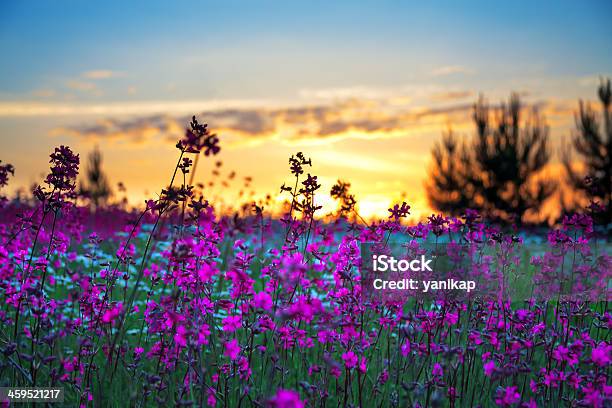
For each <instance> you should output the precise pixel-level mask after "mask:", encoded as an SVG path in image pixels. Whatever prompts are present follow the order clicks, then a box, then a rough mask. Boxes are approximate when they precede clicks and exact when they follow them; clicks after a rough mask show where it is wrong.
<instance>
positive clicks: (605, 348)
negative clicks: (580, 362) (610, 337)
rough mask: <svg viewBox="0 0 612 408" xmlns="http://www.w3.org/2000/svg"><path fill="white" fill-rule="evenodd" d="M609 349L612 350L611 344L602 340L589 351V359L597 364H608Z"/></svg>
mask: <svg viewBox="0 0 612 408" xmlns="http://www.w3.org/2000/svg"><path fill="white" fill-rule="evenodd" d="M611 351H612V346H610V345H608V344H607V343H606V342H604V341H602V342H601V343H599V345H598V346H597V347H595V348H594V349H593V351H592V352H591V359H592V360H593V362H594V363H595V364H597V365H598V366H600V367H605V366H607V365H608V364H610V352H611Z"/></svg>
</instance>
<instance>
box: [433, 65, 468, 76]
mask: <svg viewBox="0 0 612 408" xmlns="http://www.w3.org/2000/svg"><path fill="white" fill-rule="evenodd" d="M473 73H474V71H473V70H471V69H469V68H467V67H464V66H463V65H446V66H443V67H439V68H436V69H434V70H433V71H432V72H431V75H433V76H437V77H438V76H447V75H453V74H465V75H469V74H473Z"/></svg>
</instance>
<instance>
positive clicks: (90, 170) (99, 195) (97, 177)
mask: <svg viewBox="0 0 612 408" xmlns="http://www.w3.org/2000/svg"><path fill="white" fill-rule="evenodd" d="M85 174H86V176H87V180H86V183H85V185H82V186H81V193H82V194H83V195H85V196H87V197H88V198H89V199H90V200H91V202H92V203H93V205H94V207H95V208H99V207H100V205H102V204H104V203H105V202H106V200H107V199H108V198H109V197H110V195H111V189H110V186H109V184H108V181H107V179H106V175H105V174H104V171H103V170H102V153H100V149H99V148H98V146H96V147H94V150H93V151H92V152H91V153H89V156H88V161H87V169H86V172H85Z"/></svg>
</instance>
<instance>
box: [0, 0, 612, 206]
mask: <svg viewBox="0 0 612 408" xmlns="http://www.w3.org/2000/svg"><path fill="white" fill-rule="evenodd" d="M425 3H427V4H425ZM458 3H459V2H451V1H449V2H444V1H439V2H404V1H401V2H400V1H377V2H373V1H368V2H365V1H364V2H354V1H351V2H349V1H339V2H323V1H308V2H271V1H260V2H253V1H243V2H235V1H227V2H205V1H199V2H187V1H178V2H166V1H159V2H158V1H146V2H145V1H143V2H137V1H134V2H120V1H106V2H99V3H95V4H94V3H92V2H82V1H38V2H2V3H0V50H1V52H2V55H3V58H2V59H1V61H0V160H2V161H3V162H8V163H12V164H13V165H14V166H15V168H16V174H15V177H14V179H12V180H11V184H10V186H9V192H14V191H15V189H17V188H20V187H22V188H29V186H30V185H31V184H32V183H36V182H40V180H41V177H42V176H43V175H44V174H45V172H46V171H47V170H48V168H47V167H48V155H49V154H50V153H51V152H52V150H53V147H54V146H57V145H61V144H64V145H69V146H71V147H72V148H73V150H75V151H77V152H79V153H80V154H81V156H82V157H83V159H84V158H85V157H86V156H87V154H88V152H90V151H91V150H92V149H93V147H94V146H96V145H97V146H99V148H100V150H101V151H102V153H103V155H104V168H105V170H106V173H107V175H108V177H109V179H110V181H111V183H112V184H113V185H116V183H118V182H119V181H121V182H123V183H124V184H125V186H126V187H127V190H128V195H129V199H130V200H131V201H132V202H133V203H138V202H141V200H143V199H144V198H145V197H151V196H155V194H156V192H157V191H159V189H160V188H162V187H164V184H165V183H167V182H168V180H167V179H168V178H169V175H170V174H171V172H172V170H173V167H174V164H175V160H176V157H177V150H176V149H175V148H174V143H173V141H175V140H176V139H177V138H178V137H180V136H181V134H182V132H183V129H184V127H185V126H186V125H187V124H188V120H189V118H190V117H191V115H193V114H196V115H197V116H198V118H199V119H200V121H202V122H207V123H209V126H210V128H211V129H212V130H213V131H215V132H217V133H218V134H219V136H220V138H221V146H222V153H221V154H220V155H219V156H218V157H216V158H215V159H207V160H203V161H202V165H201V167H200V169H199V170H198V175H197V177H196V181H198V182H202V183H208V182H210V181H211V179H212V178H211V177H212V174H211V171H212V169H213V168H215V165H214V162H215V161H216V160H217V159H219V160H221V161H222V162H223V165H222V166H221V168H220V171H221V173H222V175H223V176H227V175H228V174H229V173H230V172H232V171H235V172H236V174H237V176H236V177H235V178H234V179H233V180H232V181H230V182H229V185H228V186H227V187H223V186H220V185H218V183H217V184H216V185H215V187H213V188H212V189H211V190H210V194H214V195H216V196H220V197H222V198H223V199H224V200H225V201H227V202H236V200H238V199H239V191H240V190H241V189H242V184H243V182H242V180H243V179H244V177H252V178H253V181H252V182H251V183H250V186H249V188H248V189H247V190H248V191H251V190H252V191H253V192H254V194H255V197H261V196H264V195H266V194H268V193H270V194H272V195H273V196H274V197H276V196H277V195H278V192H279V187H280V185H281V184H282V183H283V182H288V181H290V179H291V177H290V174H289V172H288V164H287V159H288V157H289V156H290V155H291V154H293V153H295V152H297V151H303V152H304V153H305V154H306V156H309V157H311V158H312V161H313V167H312V169H311V170H312V172H313V174H317V175H318V176H319V179H320V180H321V181H322V184H323V189H324V190H325V191H329V188H330V187H331V185H332V184H333V183H334V182H335V180H337V179H338V178H341V179H343V180H346V181H349V182H350V183H351V188H352V190H353V192H354V193H355V194H356V196H357V199H358V201H359V202H360V210H361V212H362V213H363V214H364V215H365V216H370V215H374V214H378V215H382V214H384V213H386V209H387V208H388V206H389V204H390V203H391V202H393V201H397V200H398V199H405V200H406V201H408V202H409V203H410V204H411V205H412V207H413V213H414V214H415V215H416V216H420V215H425V214H428V213H429V212H430V211H431V209H430V208H429V207H428V204H427V200H426V198H425V194H424V186H423V183H424V181H425V179H426V177H427V169H428V166H429V163H430V150H431V147H432V145H433V143H435V141H436V140H438V139H439V138H440V136H441V135H442V133H443V132H444V131H445V130H447V129H448V128H449V127H452V129H453V130H454V131H455V132H456V133H458V134H460V135H462V136H465V137H469V135H470V134H472V131H473V126H472V124H471V122H470V115H471V107H472V104H473V103H474V102H475V101H476V100H477V98H478V96H479V95H480V94H482V95H484V96H485V97H486V98H487V99H488V100H490V101H491V103H493V104H495V103H498V102H499V101H501V100H503V99H506V98H507V97H508V96H509V94H510V92H512V91H515V92H519V93H520V94H521V95H522V96H523V100H524V101H525V103H526V104H528V105H529V106H533V107H537V108H538V109H539V110H540V112H542V113H543V114H545V116H546V119H547V123H548V124H549V126H550V129H551V139H552V140H553V143H554V146H555V147H558V146H560V145H561V144H562V143H565V142H566V139H567V138H568V137H569V136H570V135H571V132H572V128H573V125H574V112H575V110H576V109H577V106H578V100H579V99H584V100H587V101H588V100H595V98H596V87H597V85H598V82H599V78H600V77H602V76H603V77H609V76H611V75H612V42H611V41H610V39H612V25H610V24H609V22H610V21H611V17H612V3H610V2H609V1H591V2H588V3H587V2H575V1H554V2H537V4H533V3H535V2H527V1H513V2H505V3H500V2H485V1H482V2H480V1H472V2H466V3H463V4H458ZM247 195H248V194H247ZM325 195H326V194H325ZM321 196H323V195H321ZM321 199H322V200H323V197H321ZM324 201H325V200H324ZM323 203H324V204H325V205H326V208H331V207H330V206H331V203H327V202H323Z"/></svg>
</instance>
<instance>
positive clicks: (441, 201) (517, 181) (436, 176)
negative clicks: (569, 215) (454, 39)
mask: <svg viewBox="0 0 612 408" xmlns="http://www.w3.org/2000/svg"><path fill="white" fill-rule="evenodd" d="M490 110H491V109H490V107H489V105H488V103H487V102H486V101H485V99H484V98H483V97H480V99H479V100H478V102H477V103H476V104H475V105H474V113H473V120H474V124H475V127H476V133H475V135H474V136H473V137H472V138H471V139H470V140H467V141H465V142H464V143H459V142H458V141H457V139H456V138H455V137H454V136H452V135H447V136H445V137H444V138H443V140H442V142H441V143H438V144H436V145H435V146H434V148H433V150H432V157H433V163H432V169H431V173H430V179H429V182H428V184H427V189H428V197H429V200H430V204H431V205H432V207H434V208H435V209H437V210H440V211H445V212H449V213H453V214H458V213H462V212H464V211H465V209H467V208H473V209H477V210H480V211H481V212H483V213H484V214H486V215H488V216H489V217H492V218H496V219H499V220H501V221H505V222H517V223H521V222H526V221H528V219H531V220H533V219H534V217H536V216H538V215H539V213H540V211H541V208H542V206H543V204H544V202H545V201H546V200H547V199H548V198H549V197H550V196H551V195H552V194H553V193H554V191H555V190H556V183H554V182H551V181H550V180H545V179H544V178H543V177H542V175H541V171H542V169H543V168H544V167H545V166H546V165H547V164H548V162H549V160H550V152H549V148H548V127H547V126H546V125H545V123H544V121H543V119H542V118H541V117H540V115H539V114H538V112H537V110H535V109H534V110H532V112H531V114H530V116H529V117H528V118H527V120H524V121H523V120H522V117H521V116H522V114H523V108H522V106H521V102H520V98H519V96H518V95H517V94H512V95H511V97H510V100H509V102H508V103H507V104H506V103H502V104H501V105H500V107H499V108H498V109H495V111H496V112H495V113H496V115H495V116H496V118H495V121H493V120H491V116H492V115H491V113H490Z"/></svg>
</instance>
